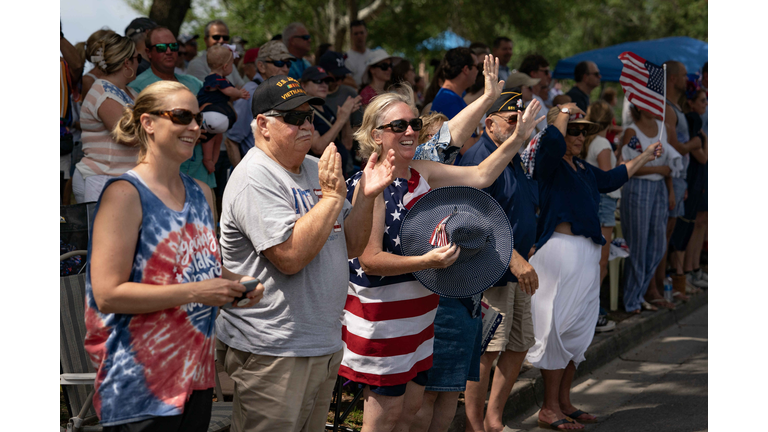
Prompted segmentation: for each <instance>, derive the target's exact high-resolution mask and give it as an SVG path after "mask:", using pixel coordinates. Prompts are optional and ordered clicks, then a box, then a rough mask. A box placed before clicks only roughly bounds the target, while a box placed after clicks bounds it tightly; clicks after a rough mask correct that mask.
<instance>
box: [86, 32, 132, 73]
mask: <svg viewBox="0 0 768 432" xmlns="http://www.w3.org/2000/svg"><path fill="white" fill-rule="evenodd" d="M93 48H94V50H95V51H93V53H94V56H92V57H90V58H89V60H91V62H93V63H94V65H95V66H96V67H97V68H99V69H100V70H101V71H102V72H104V73H105V74H106V75H111V74H113V73H115V72H117V71H119V70H120V69H122V67H123V63H124V62H125V61H126V60H127V59H129V58H131V57H133V55H134V54H135V53H136V44H135V43H133V41H132V40H131V39H129V38H127V37H124V36H120V35H119V34H117V33H114V32H113V33H112V34H110V35H108V36H105V37H104V38H102V39H99V40H97V41H96V42H95V43H94V44H93ZM88 51H89V52H91V51H90V49H89V50H88ZM99 57H101V60H99V59H98V58H99ZM94 60H95V62H94ZM133 72H134V73H136V71H133Z"/></svg>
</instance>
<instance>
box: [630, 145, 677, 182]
mask: <svg viewBox="0 0 768 432" xmlns="http://www.w3.org/2000/svg"><path fill="white" fill-rule="evenodd" d="M662 151H663V148H662V147H661V142H659V141H656V142H655V143H653V144H651V145H649V146H648V147H646V149H645V150H644V151H643V152H642V153H641V154H640V155H639V156H637V157H635V158H634V159H632V160H631V161H628V162H627V163H626V164H625V165H626V167H627V177H632V176H633V175H635V173H637V171H638V170H639V169H640V168H642V167H643V165H645V164H646V163H648V162H650V161H652V160H655V159H656V158H657V157H659V156H661V153H662ZM667 168H669V167H667Z"/></svg>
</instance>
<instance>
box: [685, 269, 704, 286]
mask: <svg viewBox="0 0 768 432" xmlns="http://www.w3.org/2000/svg"><path fill="white" fill-rule="evenodd" d="M685 280H686V282H688V283H689V284H691V285H693V286H695V287H697V288H706V287H707V281H705V280H704V279H699V278H697V277H696V275H694V273H693V272H690V273H688V274H687V275H685Z"/></svg>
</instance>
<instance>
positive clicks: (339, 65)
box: [317, 50, 352, 77]
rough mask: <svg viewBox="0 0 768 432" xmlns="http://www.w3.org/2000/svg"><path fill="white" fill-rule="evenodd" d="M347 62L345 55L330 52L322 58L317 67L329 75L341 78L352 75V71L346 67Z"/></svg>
mask: <svg viewBox="0 0 768 432" xmlns="http://www.w3.org/2000/svg"><path fill="white" fill-rule="evenodd" d="M345 60H346V56H345V55H344V54H341V53H337V52H335V51H330V50H329V51H326V52H325V54H323V55H322V57H320V60H319V61H318V62H317V65H318V66H320V67H322V68H323V69H325V71H326V72H328V73H329V74H331V75H333V76H335V77H341V76H344V75H347V74H351V73H352V71H351V70H349V69H347V67H346V66H345V65H344V64H345V63H344V62H345Z"/></svg>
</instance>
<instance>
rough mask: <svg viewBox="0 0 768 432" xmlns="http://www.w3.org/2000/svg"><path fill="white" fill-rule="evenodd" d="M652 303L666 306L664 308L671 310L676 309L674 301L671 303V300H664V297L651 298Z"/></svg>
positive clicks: (662, 306)
mask: <svg viewBox="0 0 768 432" xmlns="http://www.w3.org/2000/svg"><path fill="white" fill-rule="evenodd" d="M676 294H679V293H676ZM651 303H653V304H655V305H658V306H659V307H661V308H664V309H671V310H674V309H675V305H674V304H673V303H670V302H668V301H666V300H664V299H663V298H657V299H653V300H651Z"/></svg>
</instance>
